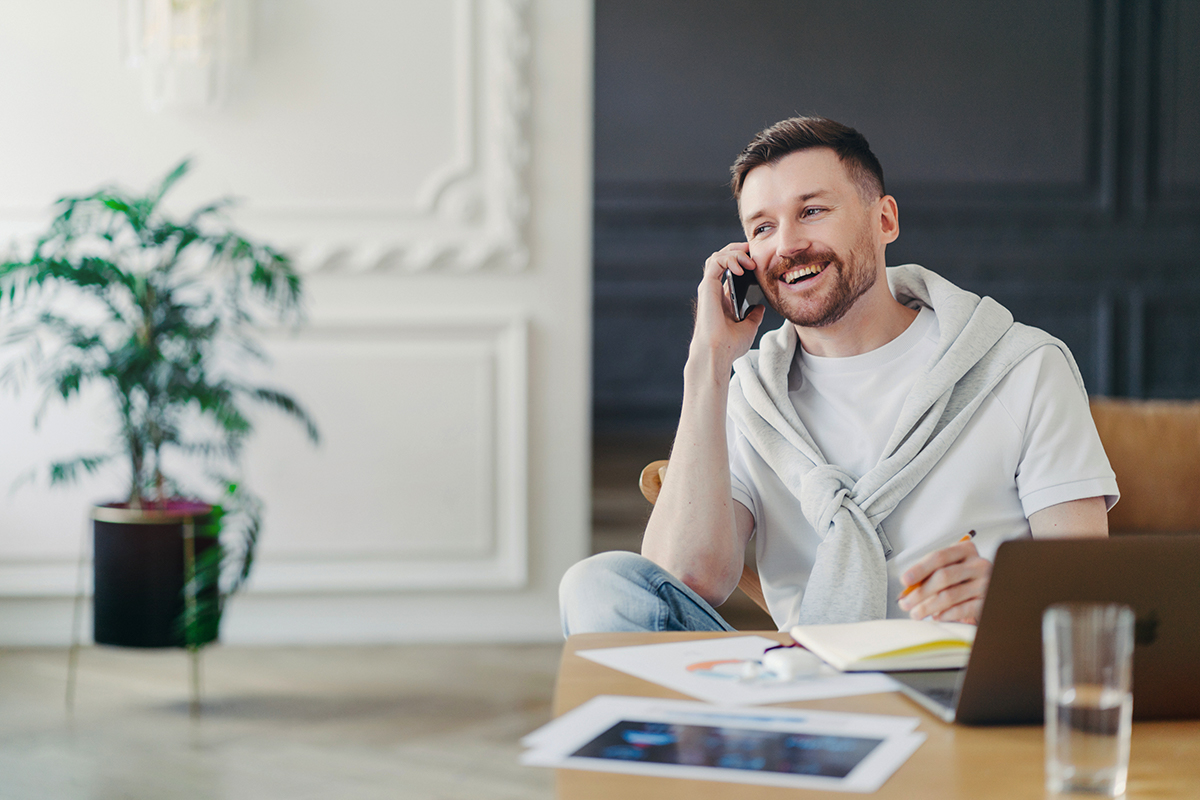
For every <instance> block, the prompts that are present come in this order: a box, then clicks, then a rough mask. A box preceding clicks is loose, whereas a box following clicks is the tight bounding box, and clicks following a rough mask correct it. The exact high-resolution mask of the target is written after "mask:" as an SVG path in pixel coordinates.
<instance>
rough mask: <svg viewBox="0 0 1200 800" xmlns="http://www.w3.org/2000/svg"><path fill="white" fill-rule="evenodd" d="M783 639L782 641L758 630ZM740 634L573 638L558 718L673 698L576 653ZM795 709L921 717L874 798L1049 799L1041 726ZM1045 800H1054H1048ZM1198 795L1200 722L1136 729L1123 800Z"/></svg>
mask: <svg viewBox="0 0 1200 800" xmlns="http://www.w3.org/2000/svg"><path fill="white" fill-rule="evenodd" d="M755 633H756V635H759V636H765V637H768V638H773V639H778V640H780V641H786V640H787V638H786V636H785V635H784V634H780V633H775V632H774V631H770V632H755ZM745 635H747V634H746V633H593V634H582V635H578V636H572V637H571V638H570V639H569V640H568V641H567V645H566V647H565V648H564V649H563V656H562V664H561V666H560V668H559V673H558V686H557V688H556V689H555V695H554V713H555V715H559V714H562V713H564V712H566V711H569V710H571V709H572V708H575V707H576V706H578V705H580V704H581V703H583V702H585V701H587V700H589V699H591V698H592V697H595V696H596V695H599V694H616V695H634V696H641V697H676V698H684V699H694V698H688V697H687V696H686V695H682V694H679V693H678V692H673V691H671V690H670V689H667V688H664V687H662V686H659V685H657V684H654V683H648V682H646V681H643V680H640V679H638V678H635V677H633V676H631V675H626V674H625V673H623V672H617V671H616V670H613V669H609V668H608V667H604V666H601V665H599V664H596V663H595V662H593V661H589V660H588V659H586V658H581V657H579V656H577V655H575V653H576V651H578V650H590V649H593V648H600V647H620V646H625V645H634V644H649V643H651V642H674V641H680V640H682V639H700V638H707V637H711V636H745ZM787 705H789V706H794V707H796V708H817V709H826V710H830V711H857V712H862V713H870V714H896V715H900V716H907V717H917V718H918V719H920V720H921V724H920V725H919V726H918V728H917V729H918V730H920V731H923V732H924V733H925V734H926V736H927V737H928V738H927V739H926V740H925V743H924V744H922V745H921V746H920V747H919V748H918V749H917V752H916V753H914V754H913V755H912V757H911V758H910V759H909V760H908V761H906V762H905V763H904V765H903V766H901V767H900V769H899V770H897V771H896V773H895V774H894V775H892V777H891V778H890V779H888V781H887V783H885V784H884V785H883V788H882V789H880V790H879V792H878V793H877V794H876V795H874V796H876V797H879V798H904V800H912V798H921V800H941V799H942V798H955V800H958V799H959V798H961V799H962V800H987V799H988V798H996V800H1000V799H1001V798H1003V800H1013V799H1014V798H1027V797H1029V798H1033V797H1036V798H1045V797H1047V796H1048V795H1046V793H1045V790H1044V788H1043V787H1044V772H1043V751H1042V728H1041V726H1037V725H1024V726H1008V727H969V726H965V725H948V724H946V723H944V722H942V721H941V720H940V719H938V718H937V717H934V716H933V715H932V714H929V713H928V712H926V711H925V710H924V709H922V708H921V707H920V706H918V705H916V704H915V703H912V702H910V701H909V700H908V699H907V698H905V697H904V696H903V695H901V694H899V693H889V694H875V695H860V696H857V697H840V698H833V699H828V700H810V701H804V702H799V703H788V704H787ZM799 794H800V793H799V792H798V791H797V790H795V789H781V788H775V787H763V786H749V785H738V784H731V783H716V782H709V781H692V780H680V779H672V778H649V777H643V776H637V775H616V774H612V773H607V772H584V771H581V770H559V771H558V797H559V798H561V799H562V800H587V799H589V798H594V799H595V800H614V799H615V800H635V798H643V797H645V798H655V800H671V798H680V799H681V800H682V799H683V798H686V800H707V799H708V798H721V800H728V798H733V797H737V798H743V797H755V798H760V797H761V798H780V799H781V800H782V799H783V798H792V799H794V798H796V797H797V796H799ZM803 796H804V797H806V798H807V797H813V798H817V797H827V798H840V800H846V798H848V797H853V796H855V795H853V794H847V793H845V792H817V791H808V792H804V793H803ZM1050 797H1053V796H1052V795H1050ZM1168 797H1171V798H1173V797H1179V798H1200V721H1197V720H1187V721H1182V722H1139V723H1134V726H1133V740H1132V745H1131V754H1130V757H1129V785H1128V789H1127V792H1126V798H1127V800H1139V799H1140V798H1155V799H1156V800H1158V799H1159V798H1168Z"/></svg>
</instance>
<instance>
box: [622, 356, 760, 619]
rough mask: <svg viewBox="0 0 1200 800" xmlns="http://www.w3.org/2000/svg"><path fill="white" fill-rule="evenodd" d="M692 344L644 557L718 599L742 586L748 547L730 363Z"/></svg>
mask: <svg viewBox="0 0 1200 800" xmlns="http://www.w3.org/2000/svg"><path fill="white" fill-rule="evenodd" d="M698 350H699V348H693V352H692V353H691V354H689V357H688V363H687V366H686V367H685V368H684V392H683V409H682V413H681V414H680V418H679V430H678V433H677V434H676V436H675V446H674V448H673V449H672V451H671V464H670V467H669V469H668V471H667V478H666V480H664V481H663V487H662V492H661V493H660V494H659V496H658V502H657V504H656V505H655V507H654V511H653V513H652V514H651V515H650V521H649V523H648V524H647V525H646V535H645V538H644V539H643V540H642V555H644V556H646V557H647V558H649V559H650V560H651V561H654V562H655V563H657V564H658V565H659V566H661V567H663V568H664V569H666V570H667V571H668V572H670V573H671V574H672V575H675V576H676V577H678V578H679V579H680V580H682V581H683V582H684V583H686V584H687V585H688V586H690V587H691V588H692V589H693V590H694V591H696V593H698V594H699V595H700V596H701V597H703V598H704V599H705V600H707V601H709V602H710V603H713V604H714V605H719V604H720V603H722V602H724V601H725V599H726V598H727V597H728V596H729V594H730V592H732V591H733V589H734V587H736V586H737V581H738V576H739V575H740V574H741V564H742V549H743V547H744V545H745V543H744V541H743V539H742V537H741V536H740V535H739V533H738V530H737V524H736V520H735V514H734V501H733V497H732V489H731V486H730V478H729V453H728V447H727V444H726V439H725V409H726V403H727V398H728V393H729V372H730V364H729V363H728V360H727V358H725V357H722V356H723V354H713V353H711V352H704V351H702V350H699V351H698Z"/></svg>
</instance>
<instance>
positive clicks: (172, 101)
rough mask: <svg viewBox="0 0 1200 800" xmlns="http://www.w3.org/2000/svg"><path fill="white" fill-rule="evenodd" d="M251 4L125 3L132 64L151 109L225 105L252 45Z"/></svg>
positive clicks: (215, 0)
mask: <svg viewBox="0 0 1200 800" xmlns="http://www.w3.org/2000/svg"><path fill="white" fill-rule="evenodd" d="M244 2H246V0H123V10H124V20H123V27H124V29H125V30H124V34H125V35H124V40H125V47H126V51H127V62H128V64H129V66H131V67H134V68H136V69H138V70H139V71H140V72H141V73H142V82H143V91H144V98H145V102H146V105H147V107H148V108H150V109H151V110H153V111H159V110H162V109H164V108H180V109H203V108H213V107H216V106H218V105H220V104H221V103H222V102H223V101H224V99H225V97H226V95H227V93H228V89H229V80H230V75H231V72H232V71H233V68H234V66H235V64H236V63H237V62H240V61H241V60H243V58H244V55H245V49H246V41H247V30H246V28H247V25H246V22H247V19H246V14H245V13H244V12H245V8H244Z"/></svg>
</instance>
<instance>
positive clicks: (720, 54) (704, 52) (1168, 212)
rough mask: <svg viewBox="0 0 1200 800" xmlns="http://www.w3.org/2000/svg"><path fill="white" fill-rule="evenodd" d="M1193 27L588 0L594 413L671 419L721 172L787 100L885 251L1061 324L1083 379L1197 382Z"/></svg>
mask: <svg viewBox="0 0 1200 800" xmlns="http://www.w3.org/2000/svg"><path fill="white" fill-rule="evenodd" d="M1198 42H1200V3H1197V2H1194V0H1161V1H1155V2H1151V1H1150V0H1055V2H1050V3H1047V2H1045V0H1002V1H1000V0H995V1H993V2H982V1H976V2H971V3H962V2H959V1H958V0H906V2H904V3H885V2H879V1H878V0H832V1H831V0H826V1H825V2H811V1H810V0H738V1H737V2H734V1H733V0H596V122H595V136H596V164H595V167H596V212H595V270H596V286H595V288H596V295H595V296H596V300H595V349H594V353H595V355H594V358H595V364H594V366H595V420H596V426H597V428H598V429H600V430H604V429H617V428H633V427H641V428H652V429H659V430H664V431H669V430H672V429H673V427H674V423H675V421H676V419H677V417H678V412H679V401H680V394H681V391H682V376H681V370H682V367H683V362H684V360H685V358H686V354H687V343H688V338H689V336H690V331H691V302H692V297H693V296H694V292H695V284H696V281H697V279H698V276H699V273H700V269H701V267H702V265H703V263H704V259H705V258H706V257H707V256H708V254H709V253H711V252H712V251H713V250H716V249H718V248H720V247H722V246H723V245H725V244H726V243H727V242H729V241H733V240H741V239H742V235H741V231H740V229H739V227H738V225H737V221H736V212H735V208H734V205H733V203H732V201H731V200H730V199H729V191H728V188H727V187H726V180H727V174H728V165H729V163H730V162H731V161H732V160H733V158H734V157H735V156H736V154H737V153H738V151H739V150H740V149H741V148H742V146H743V145H744V144H745V143H746V142H747V141H748V140H749V139H750V137H751V136H753V134H754V133H755V132H757V131H758V130H760V129H761V128H763V127H764V126H766V125H769V124H770V123H772V122H775V121H777V120H779V119H782V118H783V117H786V116H790V115H792V114H795V113H816V114H823V115H825V116H829V117H832V118H834V119H837V120H840V121H842V122H845V123H847V124H850V125H853V126H854V127H856V128H858V129H859V130H860V131H862V132H863V133H864V134H865V135H866V137H867V139H868V140H869V141H870V142H871V145H872V149H874V150H875V152H876V154H877V155H878V156H879V158H880V160H881V161H882V162H883V167H884V173H885V178H886V180H887V184H888V186H887V188H888V191H889V193H891V194H893V195H895V197H896V199H897V202H898V204H899V207H900V221H901V236H900V239H899V241H897V242H896V243H895V244H894V245H892V246H890V247H889V249H888V263H890V264H900V263H905V262H909V261H914V262H917V263H920V264H924V265H925V266H927V267H930V268H931V269H934V270H936V271H938V272H940V273H942V274H943V275H945V276H946V277H948V278H950V279H951V280H954V281H955V282H957V283H959V284H960V285H962V286H964V287H966V288H969V289H971V290H972V291H975V292H979V293H981V294H990V295H992V296H993V297H995V298H997V299H998V300H1000V301H1001V302H1002V303H1004V304H1005V305H1007V306H1008V307H1009V308H1011V309H1012V310H1013V313H1014V314H1015V315H1016V317H1017V319H1018V320H1021V321H1023V322H1027V323H1030V324H1033V325H1038V326H1040V327H1042V328H1045V329H1046V330H1048V331H1050V332H1051V333H1053V334H1055V335H1056V336H1059V337H1060V338H1062V339H1064V340H1065V341H1066V342H1067V344H1068V345H1070V347H1071V349H1072V351H1073V352H1074V353H1075V356H1076V358H1077V360H1078V361H1079V364H1080V368H1081V369H1082V371H1083V374H1084V378H1085V380H1086V381H1087V384H1088V387H1089V390H1090V391H1092V392H1093V393H1094V394H1112V395H1131V396H1153V397H1185V396H1200V255H1198V250H1197V245H1198V244H1200V155H1198V153H1200V102H1198V98H1200V47H1198V46H1197V43H1198ZM778 322H779V320H778V318H777V317H774V316H773V315H772V316H771V317H769V318H768V321H767V323H764V330H765V329H766V327H767V325H774V324H778Z"/></svg>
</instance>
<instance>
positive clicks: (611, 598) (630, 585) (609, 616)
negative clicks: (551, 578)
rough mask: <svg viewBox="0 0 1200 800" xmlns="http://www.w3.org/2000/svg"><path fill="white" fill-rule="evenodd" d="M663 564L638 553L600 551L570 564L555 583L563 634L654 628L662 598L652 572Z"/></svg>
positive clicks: (658, 570) (658, 569) (659, 570)
mask: <svg viewBox="0 0 1200 800" xmlns="http://www.w3.org/2000/svg"><path fill="white" fill-rule="evenodd" d="M656 572H661V569H660V568H659V567H658V566H657V565H656V564H655V563H654V562H652V561H650V560H649V559H647V558H645V557H644V556H641V555H638V554H637V553H630V552H627V551H623V550H613V551H610V552H606V553H598V554H596V555H594V556H592V557H590V558H585V559H584V560H583V561H580V562H579V563H577V564H575V565H574V566H572V567H571V568H570V569H568V570H567V572H566V574H565V575H563V578H562V582H561V583H560V584H559V588H558V597H559V609H560V611H561V614H562V624H563V635H564V636H570V635H571V634H573V633H597V632H614V631H643V630H655V629H656V625H657V624H658V623H657V620H656V618H657V616H658V615H659V605H660V602H659V600H658V599H657V597H656V596H655V594H654V588H653V582H652V580H651V577H652V575H653V574H654V573H656Z"/></svg>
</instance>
